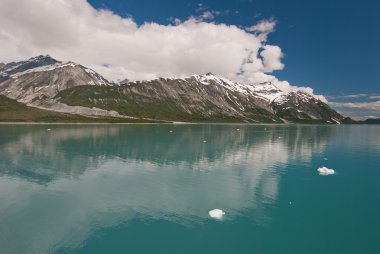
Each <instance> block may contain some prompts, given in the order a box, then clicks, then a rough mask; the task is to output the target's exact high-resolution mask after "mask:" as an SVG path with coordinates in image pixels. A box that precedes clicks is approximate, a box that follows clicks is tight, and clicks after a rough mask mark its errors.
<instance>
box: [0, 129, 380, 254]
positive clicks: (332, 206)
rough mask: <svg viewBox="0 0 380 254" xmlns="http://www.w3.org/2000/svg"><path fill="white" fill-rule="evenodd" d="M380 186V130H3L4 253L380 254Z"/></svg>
mask: <svg viewBox="0 0 380 254" xmlns="http://www.w3.org/2000/svg"><path fill="white" fill-rule="evenodd" d="M321 166H326V167H328V168H333V169H335V171H336V174H335V175H329V176H320V175H318V172H317V169H318V168H319V167H321ZM379 181H380V126H364V125H362V126H317V125H303V126H302V125H301V126H299V125H293V126H285V125H255V126H252V125H0V248H1V249H0V252H1V253H380V185H379ZM215 208H218V209H222V210H224V211H225V213H226V214H225V216H224V217H223V219H221V220H215V219H212V218H210V217H209V215H208V211H210V210H212V209H215Z"/></svg>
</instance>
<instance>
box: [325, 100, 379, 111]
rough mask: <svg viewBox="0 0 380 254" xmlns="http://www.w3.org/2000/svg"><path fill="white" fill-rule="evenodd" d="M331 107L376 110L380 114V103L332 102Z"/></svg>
mask: <svg viewBox="0 0 380 254" xmlns="http://www.w3.org/2000/svg"><path fill="white" fill-rule="evenodd" d="M330 105H331V106H333V107H340V108H360V109H368V110H375V111H378V112H379V113H380V101H372V102H330Z"/></svg>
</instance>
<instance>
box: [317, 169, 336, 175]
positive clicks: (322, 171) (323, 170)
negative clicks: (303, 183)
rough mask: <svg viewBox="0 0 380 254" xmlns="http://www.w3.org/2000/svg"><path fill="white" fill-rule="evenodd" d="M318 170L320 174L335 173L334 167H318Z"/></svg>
mask: <svg viewBox="0 0 380 254" xmlns="http://www.w3.org/2000/svg"><path fill="white" fill-rule="evenodd" d="M318 172H319V174H320V175H322V176H327V175H333V174H335V170H334V169H330V168H326V167H321V168H318Z"/></svg>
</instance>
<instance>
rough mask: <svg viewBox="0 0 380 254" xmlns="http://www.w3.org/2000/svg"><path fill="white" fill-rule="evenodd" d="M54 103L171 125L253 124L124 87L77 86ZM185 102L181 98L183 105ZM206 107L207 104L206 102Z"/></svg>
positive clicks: (265, 119) (264, 113)
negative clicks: (184, 107)
mask: <svg viewBox="0 0 380 254" xmlns="http://www.w3.org/2000/svg"><path fill="white" fill-rule="evenodd" d="M55 99H57V100H58V101H60V102H62V103H65V104H67V105H70V106H83V107H97V108H101V109H106V110H114V111H117V112H118V113H119V114H122V115H126V116H132V117H137V118H151V119H157V120H159V119H161V120H171V121H186V122H254V121H252V120H249V119H247V118H245V117H243V116H230V115H226V114H224V113H223V112H220V113H216V114H215V113H214V114H212V115H205V114H204V112H197V111H195V110H194V111H193V112H191V113H189V112H186V111H185V110H184V109H183V108H181V107H180V106H178V105H176V103H175V101H173V100H170V99H169V100H168V99H162V100H160V99H157V98H152V97H148V96H146V95H143V94H139V93H137V92H136V93H135V92H131V91H130V90H128V89H126V88H125V87H118V86H114V87H110V86H76V87H73V88H69V89H65V90H63V91H61V92H59V93H58V94H57V95H56V96H55ZM187 99H188V98H185V96H184V97H183V98H182V100H183V101H184V102H186V100H187ZM206 103H207V102H206ZM207 108H208V109H209V110H210V111H213V112H218V111H219V109H218V108H216V107H215V105H213V104H212V103H207ZM250 110H251V111H252V112H251V113H254V112H253V110H256V111H255V113H256V114H257V115H258V116H262V117H261V119H258V120H262V121H263V122H271V121H270V120H271V119H269V120H268V117H265V116H267V114H268V112H267V111H265V110H263V109H261V108H255V109H250Z"/></svg>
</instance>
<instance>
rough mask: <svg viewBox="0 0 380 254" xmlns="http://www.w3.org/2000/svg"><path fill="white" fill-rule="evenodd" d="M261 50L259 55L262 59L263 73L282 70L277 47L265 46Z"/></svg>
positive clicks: (279, 52) (279, 51)
mask: <svg viewBox="0 0 380 254" xmlns="http://www.w3.org/2000/svg"><path fill="white" fill-rule="evenodd" d="M263 49H264V50H263V51H261V53H260V55H261V56H262V58H263V64H264V69H263V71H265V72H272V71H274V70H282V69H283V68H284V64H283V63H281V59H282V57H283V53H282V52H281V48H280V47H279V46H272V45H265V46H264V47H263Z"/></svg>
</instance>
